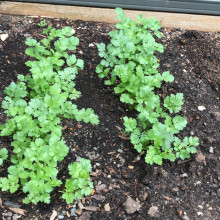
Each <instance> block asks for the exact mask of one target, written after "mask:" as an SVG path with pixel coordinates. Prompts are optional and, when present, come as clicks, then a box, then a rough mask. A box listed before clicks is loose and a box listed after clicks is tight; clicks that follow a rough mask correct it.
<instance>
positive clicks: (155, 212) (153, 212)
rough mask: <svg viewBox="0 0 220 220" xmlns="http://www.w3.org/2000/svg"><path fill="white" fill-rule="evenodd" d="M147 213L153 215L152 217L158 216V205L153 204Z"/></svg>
mask: <svg viewBox="0 0 220 220" xmlns="http://www.w3.org/2000/svg"><path fill="white" fill-rule="evenodd" d="M147 214H148V215H149V216H150V217H152V218H158V217H159V213H158V207H157V206H151V207H150V208H149V210H148V212H147Z"/></svg>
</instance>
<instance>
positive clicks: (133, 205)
mask: <svg viewBox="0 0 220 220" xmlns="http://www.w3.org/2000/svg"><path fill="white" fill-rule="evenodd" d="M124 207H125V211H126V212H127V214H133V213H134V212H136V211H138V210H139V209H140V208H141V205H140V204H139V202H136V201H135V200H133V199H132V198H131V197H130V196H128V198H127V200H126V202H125V204H124Z"/></svg>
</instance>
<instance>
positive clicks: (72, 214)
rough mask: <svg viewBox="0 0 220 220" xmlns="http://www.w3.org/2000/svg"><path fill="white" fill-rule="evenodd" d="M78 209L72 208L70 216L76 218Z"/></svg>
mask: <svg viewBox="0 0 220 220" xmlns="http://www.w3.org/2000/svg"><path fill="white" fill-rule="evenodd" d="M75 212H76V209H75V208H72V209H71V210H70V216H76V213H75Z"/></svg>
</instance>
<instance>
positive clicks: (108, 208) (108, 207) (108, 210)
mask: <svg viewBox="0 0 220 220" xmlns="http://www.w3.org/2000/svg"><path fill="white" fill-rule="evenodd" d="M104 209H105V211H106V212H110V210H111V208H110V205H109V203H106V204H105V206H104Z"/></svg>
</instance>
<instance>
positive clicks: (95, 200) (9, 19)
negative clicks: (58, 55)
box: [0, 15, 220, 220]
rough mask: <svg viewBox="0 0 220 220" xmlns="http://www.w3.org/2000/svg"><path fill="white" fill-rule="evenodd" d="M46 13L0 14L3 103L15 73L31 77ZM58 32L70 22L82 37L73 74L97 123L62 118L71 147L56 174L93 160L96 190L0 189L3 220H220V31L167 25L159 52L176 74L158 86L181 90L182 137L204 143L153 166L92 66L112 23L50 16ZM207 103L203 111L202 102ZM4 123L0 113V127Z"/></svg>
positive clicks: (5, 142) (6, 143) (0, 141)
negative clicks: (27, 199)
mask: <svg viewBox="0 0 220 220" xmlns="http://www.w3.org/2000/svg"><path fill="white" fill-rule="evenodd" d="M41 20H42V18H34V17H19V16H6V15H1V16H0V34H3V33H5V34H8V38H7V39H5V40H4V41H2V40H0V88H1V89H0V102H2V100H3V98H4V96H5V95H4V92H3V91H4V89H5V87H6V86H8V85H9V84H10V83H11V82H13V81H16V80H17V75H18V74H28V73H29V70H28V68H27V67H26V66H25V62H26V61H27V60H28V57H27V56H26V55H25V49H26V46H25V44H24V42H25V40H26V39H27V38H29V37H31V38H35V39H42V37H43V36H42V35H41V31H42V29H41V28H40V27H39V26H38V23H39V22H40V21H41ZM46 20H47V22H48V23H49V24H51V25H53V26H54V27H56V28H61V27H65V26H71V27H72V28H73V29H74V30H75V31H76V33H75V35H76V36H77V37H78V38H79V39H80V44H79V46H78V47H77V50H76V52H75V53H76V55H77V57H78V58H81V59H83V60H84V62H85V67H84V69H83V70H82V71H80V72H79V74H78V75H77V78H76V88H77V89H78V90H79V91H81V93H82V96H81V97H80V98H79V99H78V100H77V101H76V104H77V105H78V106H79V108H92V109H94V111H95V113H96V114H97V115H98V116H99V119H100V123H99V125H97V126H93V125H91V124H85V123H77V122H76V121H75V120H66V119H64V120H63V121H62V126H63V137H64V139H65V141H66V143H67V145H68V147H69V148H70V151H69V154H68V156H67V157H66V158H65V159H64V161H62V162H61V163H60V164H59V167H58V168H59V178H60V179H61V180H62V181H63V182H64V181H65V179H67V178H69V175H68V170H67V167H68V164H69V163H72V162H74V161H75V160H76V159H77V158H78V159H79V158H80V157H83V158H89V159H90V160H91V163H92V172H91V179H92V180H93V182H94V191H93V193H94V194H93V195H91V196H87V197H86V198H84V199H83V200H81V201H75V202H74V203H73V204H70V205H66V204H65V202H64V201H63V200H62V199H61V192H60V191H62V190H63V188H62V187H60V188H55V189H54V191H53V193H52V194H51V203H50V204H43V203H39V204H38V205H34V204H29V205H24V204H23V203H22V199H23V198H24V196H25V195H24V194H23V193H22V191H21V190H18V191H17V192H15V193H14V194H10V193H8V192H0V219H32V220H35V219H81V220H87V219H91V220H92V219H94V220H98V219H101V220H107V219H112V220H116V219H117V220H125V219H132V220H142V219H160V220H165V219H166V220H171V219H173V220H178V219H184V220H192V219H206V220H217V219H220V188H219V181H220V170H219V168H220V135H219V129H220V101H219V98H220V33H204V32H197V31H186V30H182V29H181V27H180V29H172V28H170V29H168V28H167V29H162V32H163V34H164V36H163V38H162V39H160V40H159V42H161V43H162V44H163V45H164V46H165V51H164V53H163V54H157V57H158V61H159V62H160V72H163V71H170V72H171V73H172V74H173V75H174V77H175V81H174V82H173V83H166V84H163V85H162V88H161V89H160V90H158V91H157V93H158V94H159V95H160V96H161V97H165V96H166V95H168V94H170V93H177V92H182V93H184V100H185V102H184V105H183V108H182V111H181V112H180V114H181V115H182V116H184V117H185V118H186V119H187V121H188V125H187V127H186V128H185V129H184V130H183V131H182V132H181V133H180V134H179V137H181V138H182V137H184V136H190V135H192V136H196V137H199V139H200V145H199V147H198V153H197V154H195V155H193V156H192V157H191V159H187V160H184V161H181V160H177V161H176V162H174V163H172V162H169V161H165V162H164V163H163V165H162V166H157V165H154V166H150V165H148V164H146V163H145V161H144V156H139V155H138V153H137V152H136V151H135V150H134V149H133V146H132V144H130V142H129V141H128V138H126V136H125V135H124V133H123V130H124V127H123V120H122V118H123V117H124V116H130V115H133V114H134V112H129V111H128V110H127V106H125V105H124V104H122V103H121V102H120V100H119V97H118V96H117V95H115V94H114V92H113V89H112V88H111V87H107V86H105V85H104V81H103V80H102V79H99V78H98V76H97V74H96V72H95V68H96V65H97V64H98V63H99V62H100V58H99V57H98V52H97V47H96V45H97V44H98V43H101V42H104V43H106V44H108V43H109V42H110V38H109V36H108V32H109V31H110V30H112V29H114V25H110V24H106V23H95V22H84V21H72V20H68V19H46ZM201 106H202V107H201ZM6 120H7V117H6V115H5V114H4V111H3V109H2V108H1V109H0V124H3V123H4V122H5V121H6ZM10 142H11V138H10V137H0V148H2V147H7V148H8V149H9V151H10V152H11V150H12V148H11V147H10ZM9 165H10V162H4V164H3V165H2V166H1V167H0V176H1V177H3V176H7V167H8V166H9Z"/></svg>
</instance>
